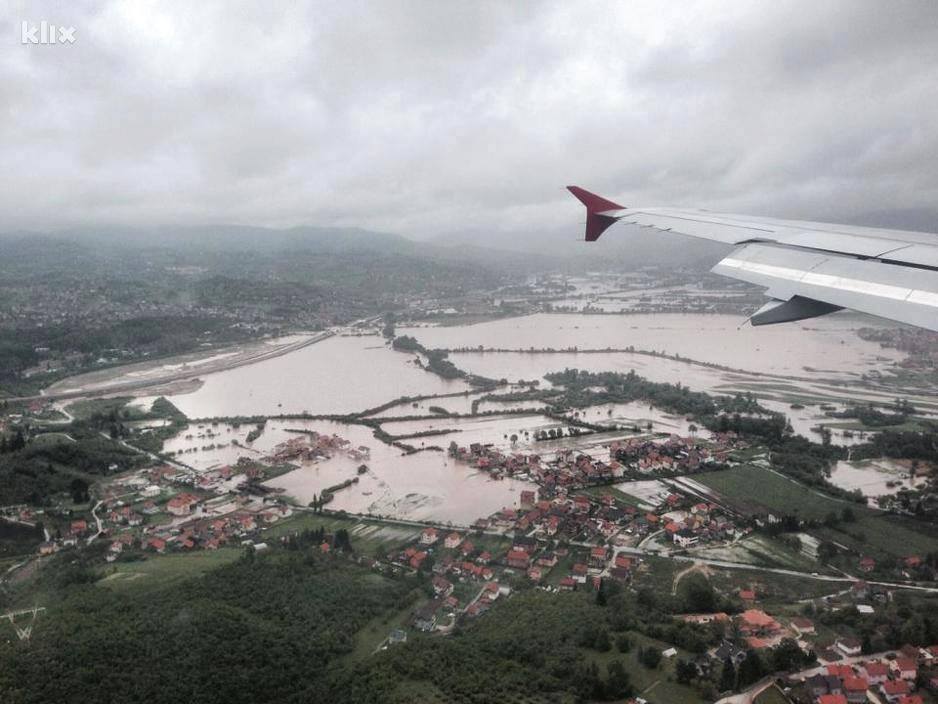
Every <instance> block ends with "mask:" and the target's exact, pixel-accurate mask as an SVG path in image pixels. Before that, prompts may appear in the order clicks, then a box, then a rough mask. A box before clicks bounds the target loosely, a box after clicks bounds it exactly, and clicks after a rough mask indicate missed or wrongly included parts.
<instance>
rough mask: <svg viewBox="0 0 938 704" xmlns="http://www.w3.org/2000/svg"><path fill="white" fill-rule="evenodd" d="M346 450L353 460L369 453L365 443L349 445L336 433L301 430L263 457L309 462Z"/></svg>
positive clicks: (363, 458) (284, 460) (364, 457)
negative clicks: (355, 445) (357, 445)
mask: <svg viewBox="0 0 938 704" xmlns="http://www.w3.org/2000/svg"><path fill="white" fill-rule="evenodd" d="M340 451H344V452H346V453H347V454H348V455H349V456H350V457H351V458H352V459H353V460H356V461H363V460H367V459H368V458H369V456H370V454H371V452H370V450H369V448H368V447H367V446H365V445H362V446H360V447H357V448H356V447H351V443H350V442H349V441H348V440H346V439H345V438H341V437H339V436H338V435H326V434H324V433H317V432H315V431H302V433H301V434H299V435H297V437H294V438H290V439H289V440H286V441H284V442H282V443H280V444H279V445H277V446H276V447H274V449H273V450H272V451H271V453H270V454H269V455H268V456H267V457H266V458H265V459H266V460H267V461H268V462H271V463H273V464H283V463H284V462H296V461H302V462H309V461H315V460H320V459H329V458H330V457H332V456H333V455H335V454H336V453H337V452H340Z"/></svg>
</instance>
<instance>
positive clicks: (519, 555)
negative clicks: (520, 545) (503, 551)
mask: <svg viewBox="0 0 938 704" xmlns="http://www.w3.org/2000/svg"><path fill="white" fill-rule="evenodd" d="M505 562H506V563H507V564H508V566H509V567H514V568H516V569H523V570H526V569H527V568H528V566H529V565H530V563H531V557H530V555H528V553H526V552H525V551H524V550H509V551H508V555H507V556H506V557H505Z"/></svg>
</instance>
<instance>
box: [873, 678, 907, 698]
mask: <svg viewBox="0 0 938 704" xmlns="http://www.w3.org/2000/svg"><path fill="white" fill-rule="evenodd" d="M879 691H880V692H882V694H883V696H884V697H885V698H886V701H887V702H889V703H890V704H897V703H898V701H899V700H900V699H901V698H902V697H903V696H905V695H907V694H911V693H912V690H911V688H910V687H909V683H908V682H907V681H906V680H886V681H885V682H883V683H882V684H881V685H879Z"/></svg>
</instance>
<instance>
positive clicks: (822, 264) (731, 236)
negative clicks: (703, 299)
mask: <svg viewBox="0 0 938 704" xmlns="http://www.w3.org/2000/svg"><path fill="white" fill-rule="evenodd" d="M567 188H568V190H569V191H570V192H571V193H572V194H573V195H574V196H576V197H577V199H579V201H580V202H581V203H583V205H585V206H586V239H587V241H589V242H594V241H595V240H597V239H599V236H600V235H601V234H602V233H603V232H604V231H605V230H606V228H608V227H609V226H610V225H612V224H614V223H616V222H624V223H629V224H632V225H640V226H645V227H651V228H654V229H656V230H661V231H666V232H677V233H679V234H682V235H690V236H691V237H702V238H704V239H709V240H716V241H717V242H723V243H725V244H731V245H737V246H738V248H737V249H736V250H735V251H734V252H733V253H732V254H730V255H729V256H728V257H726V258H725V259H723V260H722V261H720V262H719V263H718V264H717V265H716V266H714V267H713V271H714V272H716V273H718V274H723V275H725V276H729V277H732V278H734V279H739V280H742V281H747V282H749V283H752V284H756V285H758V286H765V287H766V289H767V291H766V295H767V296H769V297H770V298H771V299H772V300H771V301H770V302H768V303H767V304H766V305H765V306H763V307H762V308H761V309H759V311H758V312H756V313H755V314H754V315H753V316H752V318H750V322H751V323H752V324H753V325H767V324H771V323H784V322H789V321H793V320H804V319H805V318H813V317H815V316H818V315H824V314H825V313H831V312H833V311H836V310H840V309H842V308H849V309H851V310H856V311H860V312H863V313H869V314H871V315H876V316H879V317H881V318H888V319H889V320H895V321H898V322H901V323H908V324H909V325H915V326H917V327H921V328H925V329H927V330H934V331H938V234H931V233H928V232H907V231H905V230H884V229H879V228H872V227H855V226H851V225H834V224H829V223H817V222H803V221H799V220H777V219H774V218H762V217H753V216H746V215H729V214H724V213H711V212H708V211H705V210H685V209H678V208H624V207H622V206H621V205H618V204H616V203H613V202H612V201H610V200H606V199H605V198H601V197H600V196H597V195H595V194H593V193H590V192H589V191H586V190H584V189H582V188H579V187H578V186H568V187H567Z"/></svg>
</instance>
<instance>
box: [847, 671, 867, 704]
mask: <svg viewBox="0 0 938 704" xmlns="http://www.w3.org/2000/svg"><path fill="white" fill-rule="evenodd" d="M869 686H870V685H869V682H867V681H866V678H865V677H857V676H853V677H845V678H844V682H843V688H844V690H843V691H844V696H845V697H846V698H847V701H848V702H850V704H863V702H865V701H866V690H867V689H869Z"/></svg>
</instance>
